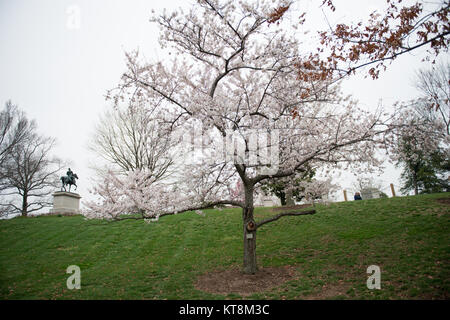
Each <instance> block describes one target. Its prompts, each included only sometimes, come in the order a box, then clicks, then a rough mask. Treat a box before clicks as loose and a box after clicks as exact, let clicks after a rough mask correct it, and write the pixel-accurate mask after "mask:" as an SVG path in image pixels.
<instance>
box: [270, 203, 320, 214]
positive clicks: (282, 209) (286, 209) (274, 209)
mask: <svg viewBox="0 0 450 320" xmlns="http://www.w3.org/2000/svg"><path fill="white" fill-rule="evenodd" d="M308 207H312V205H311V204H309V203H307V204H299V205H295V206H289V207H288V206H284V207H277V208H272V211H274V212H277V211H290V210H297V209H303V208H308Z"/></svg>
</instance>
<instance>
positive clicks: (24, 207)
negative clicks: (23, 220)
mask: <svg viewBox="0 0 450 320" xmlns="http://www.w3.org/2000/svg"><path fill="white" fill-rule="evenodd" d="M27 211H28V195H27V193H26V192H25V193H24V194H23V197H22V217H26V216H27V213H28V212H27Z"/></svg>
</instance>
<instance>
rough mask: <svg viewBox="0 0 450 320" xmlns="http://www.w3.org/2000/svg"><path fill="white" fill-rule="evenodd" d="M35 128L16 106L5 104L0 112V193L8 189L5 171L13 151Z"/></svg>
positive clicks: (9, 103)
mask: <svg viewBox="0 0 450 320" xmlns="http://www.w3.org/2000/svg"><path fill="white" fill-rule="evenodd" d="M35 127H36V125H35V123H34V121H29V120H28V119H27V118H26V116H25V114H24V113H23V112H21V111H20V110H19V108H18V107H17V106H16V105H14V104H12V102H11V101H8V102H6V104H5V108H4V109H3V110H2V111H1V112H0V191H2V190H4V189H5V188H7V187H8V185H7V183H6V175H7V173H6V170H5V169H6V164H7V162H8V161H9V160H10V156H11V154H12V152H13V149H14V148H15V147H16V146H19V145H23V144H24V143H25V141H26V140H27V139H28V138H29V134H30V132H31V131H33V130H34V129H35Z"/></svg>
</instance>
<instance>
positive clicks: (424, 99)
mask: <svg viewBox="0 0 450 320" xmlns="http://www.w3.org/2000/svg"><path fill="white" fill-rule="evenodd" d="M415 85H416V87H417V89H419V91H420V93H421V97H420V98H419V100H418V101H417V104H416V110H417V111H418V113H419V114H420V115H421V116H422V117H426V118H430V119H431V120H438V119H439V120H440V121H442V122H443V124H444V126H445V130H446V133H447V135H448V134H450V64H449V63H448V62H447V63H445V64H444V63H442V62H441V63H439V64H437V65H435V66H434V67H433V68H432V69H420V70H419V71H418V72H417V74H416V84H415Z"/></svg>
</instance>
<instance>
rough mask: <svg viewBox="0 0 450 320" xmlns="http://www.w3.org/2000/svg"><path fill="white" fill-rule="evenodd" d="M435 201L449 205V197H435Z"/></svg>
mask: <svg viewBox="0 0 450 320" xmlns="http://www.w3.org/2000/svg"><path fill="white" fill-rule="evenodd" d="M436 201H437V202H439V203H442V204H446V205H448V206H450V198H440V199H436Z"/></svg>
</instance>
